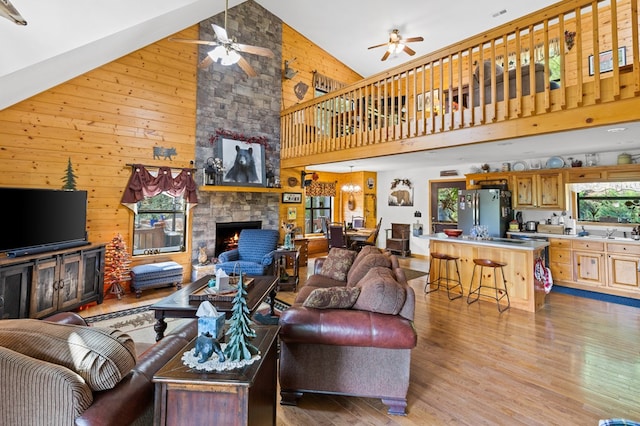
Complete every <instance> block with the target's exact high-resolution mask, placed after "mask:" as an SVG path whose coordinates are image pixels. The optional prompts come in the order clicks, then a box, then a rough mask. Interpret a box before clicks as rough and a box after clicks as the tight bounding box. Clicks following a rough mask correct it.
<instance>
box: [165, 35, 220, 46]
mask: <svg viewBox="0 0 640 426" xmlns="http://www.w3.org/2000/svg"><path fill="white" fill-rule="evenodd" d="M168 40H169V41H177V42H180V43H191V44H204V45H206V46H219V45H220V43H218V42H217V41H207V40H190V39H186V38H173V37H169V38H168Z"/></svg>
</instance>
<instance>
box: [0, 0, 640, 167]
mask: <svg viewBox="0 0 640 426" xmlns="http://www.w3.org/2000/svg"><path fill="white" fill-rule="evenodd" d="M10 1H11V2H12V3H13V5H14V6H15V7H16V8H17V9H18V11H19V12H20V13H21V14H22V16H23V17H24V18H25V19H26V20H27V22H28V25H27V26H19V25H16V24H14V23H12V22H10V21H9V20H6V19H2V18H0V36H1V37H2V56H3V59H2V60H1V61H0V110H1V109H4V108H6V107H8V106H10V105H13V104H14V103H17V102H19V101H21V100H23V99H27V98H28V97H30V96H33V95H35V94H37V93H39V92H41V91H43V90H46V89H48V88H50V87H53V86H55V85H57V84H59V83H62V82H64V81H67V80H69V79H71V78H73V77H75V76H77V75H80V74H82V73H84V72H87V71H89V70H91V69H94V68H97V67H99V66H101V65H103V64H105V63H108V62H110V61H112V60H114V59H116V58H119V57H121V56H123V55H126V54H128V53H130V52H132V51H135V50H137V49H139V48H141V47H143V46H146V45H148V44H150V43H153V42H155V41H157V40H160V39H162V38H164V37H167V36H169V35H171V34H174V33H175V32H178V31H180V30H182V29H184V28H186V27H189V26H191V25H194V24H196V23H198V22H200V21H203V20H205V19H207V18H209V17H211V16H214V15H217V14H219V13H221V12H223V11H224V8H225V0H135V1H131V0H109V1H98V2H95V1H94V2H90V1H86V0H56V1H45V0H10ZM243 1H256V3H258V4H260V5H261V6H262V7H264V8H266V9H267V10H269V11H270V12H271V13H273V14H274V15H275V16H277V17H279V18H280V19H282V21H283V22H285V23H286V24H288V25H289V26H291V27H293V28H294V29H295V30H296V31H298V32H300V33H301V34H303V35H304V36H306V37H307V38H308V39H309V40H311V41H312V42H314V43H315V44H317V45H318V46H320V47H321V48H323V49H324V50H325V51H327V52H328V53H329V54H331V55H332V56H334V57H336V58H337V59H338V60H340V61H341V62H343V63H344V64H346V65H347V66H349V67H351V68H352V69H353V70H354V71H356V72H357V73H359V74H360V75H362V76H364V77H368V76H371V75H373V74H376V73H379V72H382V71H384V70H386V69H388V68H390V67H393V66H396V65H400V64H402V63H403V62H406V61H407V60H409V59H412V58H415V57H419V56H421V55H424V54H427V53H429V52H433V51H435V50H437V49H439V48H441V47H444V46H447V45H450V44H453V43H455V42H456V41H459V40H462V39H465V38H467V37H470V36H473V35H476V34H479V33H482V32H483V31H486V30H488V29H490V28H493V27H496V26H499V25H501V24H504V23H506V22H509V21H512V20H514V19H516V18H518V17H520V16H523V15H526V14H528V13H531V12H534V11H535V10H538V9H541V8H544V7H546V6H548V5H550V4H553V3H555V1H552V0H537V1H535V2H524V1H519V2H513V1H511V2H509V1H507V0H483V1H481V2H480V1H477V0H458V1H455V2H442V1H435V0H402V1H396V2H389V1H388V0H349V1H344V0H323V1H311V0H296V1H283V0H229V8H232V7H234V6H236V5H238V4H240V3H243ZM394 28H397V29H399V30H400V32H401V34H402V35H403V36H405V37H413V36H422V37H424V41H423V42H418V43H412V44H411V47H412V48H413V49H414V50H415V51H416V56H414V57H409V56H408V55H406V54H404V53H400V54H398V55H395V56H394V55H392V56H391V57H390V58H389V59H388V60H387V61H385V62H382V61H380V58H381V56H382V54H383V52H384V48H379V49H371V50H369V49H368V47H369V46H372V45H375V44H380V43H384V42H385V41H386V40H387V39H388V37H389V32H390V31H391V30H392V29H394ZM243 42H245V43H248V44H251V40H243ZM283 59H289V60H290V59H291V58H283ZM583 133H585V132H582V133H579V134H578V133H573V132H565V133H562V134H557V135H554V137H553V138H549V137H542V138H530V139H529V140H530V144H527V145H529V146H530V147H531V149H527V150H526V151H527V152H526V153H524V152H523V150H522V149H521V147H522V145H521V144H514V145H513V146H511V148H510V145H504V143H502V145H500V146H496V147H495V149H487V147H486V146H482V147H478V149H479V150H480V151H479V153H480V154H481V156H482V157H483V158H484V161H493V160H495V161H502V160H508V159H512V158H523V155H525V158H533V157H543V156H548V155H566V154H571V153H575V152H576V151H575V150H576V149H577V148H575V141H576V140H581V141H584V142H583V144H582V145H581V146H580V148H579V149H580V150H581V152H585V151H587V152H588V151H596V152H597V151H600V152H601V151H603V150H608V151H614V150H634V149H640V125H638V124H637V123H636V124H631V125H629V126H628V131H627V132H623V133H620V134H608V133H606V132H604V131H603V129H597V130H590V131H588V132H587V134H583ZM570 147H572V148H570ZM473 149H474V148H473V147H467V148H465V152H464V154H461V153H460V151H459V150H441V151H440V153H439V154H438V153H435V152H433V153H430V154H425V155H431V156H432V157H431V158H437V159H438V160H437V161H438V163H440V164H462V163H465V162H466V163H468V162H470V161H474V160H473V159H475V158H476V157H475V156H474V155H469V153H470V152H473ZM562 149H564V150H565V151H567V152H566V153H564V152H563V151H562ZM494 154H495V155H494ZM434 155H436V156H438V155H439V156H440V157H433V156H434ZM493 157H495V158H493ZM375 161H376V160H375V159H372V160H370V161H369V163H366V164H365V163H364V160H362V164H360V163H358V165H359V166H361V167H358V168H359V169H363V168H366V169H369V170H384V169H389V168H390V167H391V168H393V167H394V166H393V164H392V163H393V162H390V161H389V160H384V161H382V162H380V164H375ZM401 161H402V164H403V167H408V166H410V162H411V161H417V162H418V163H419V162H420V161H424V159H423V158H421V157H420V156H417V155H413V156H410V157H406V158H403V159H402V160H401ZM350 164H351V165H352V164H353V163H350ZM324 167H327V165H324ZM335 167H336V171H347V170H348V167H349V164H338V165H335Z"/></svg>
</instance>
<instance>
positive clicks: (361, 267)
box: [347, 252, 391, 287]
mask: <svg viewBox="0 0 640 426" xmlns="http://www.w3.org/2000/svg"><path fill="white" fill-rule="evenodd" d="M376 266H383V267H385V268H390V267H391V259H389V256H387V255H386V254H382V253H380V252H378V253H372V254H369V255H367V256H365V257H364V258H363V259H362V260H361V261H360V262H358V264H357V265H356V264H354V265H353V266H351V269H349V273H348V274H347V286H349V287H352V286H354V285H356V284H358V281H360V280H361V279H362V278H364V276H365V275H367V272H369V270H370V269H371V268H374V267H376Z"/></svg>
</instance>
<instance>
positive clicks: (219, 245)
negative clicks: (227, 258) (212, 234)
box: [215, 220, 262, 257]
mask: <svg viewBox="0 0 640 426" xmlns="http://www.w3.org/2000/svg"><path fill="white" fill-rule="evenodd" d="M243 229H262V221H261V220H252V221H246V222H218V223H216V249H215V257H218V255H219V254H220V253H222V252H224V251H227V250H232V249H234V248H237V247H238V236H239V235H240V231H242V230H243Z"/></svg>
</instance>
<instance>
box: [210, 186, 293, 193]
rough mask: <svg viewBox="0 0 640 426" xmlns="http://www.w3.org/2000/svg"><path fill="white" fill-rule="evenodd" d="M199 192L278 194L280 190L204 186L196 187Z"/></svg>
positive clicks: (253, 187) (258, 187) (256, 187)
mask: <svg viewBox="0 0 640 426" xmlns="http://www.w3.org/2000/svg"><path fill="white" fill-rule="evenodd" d="M198 190H199V191H206V192H271V193H273V194H280V193H281V192H282V188H266V187H262V186H220V185H204V186H199V187H198Z"/></svg>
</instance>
